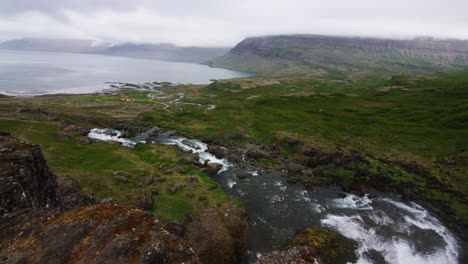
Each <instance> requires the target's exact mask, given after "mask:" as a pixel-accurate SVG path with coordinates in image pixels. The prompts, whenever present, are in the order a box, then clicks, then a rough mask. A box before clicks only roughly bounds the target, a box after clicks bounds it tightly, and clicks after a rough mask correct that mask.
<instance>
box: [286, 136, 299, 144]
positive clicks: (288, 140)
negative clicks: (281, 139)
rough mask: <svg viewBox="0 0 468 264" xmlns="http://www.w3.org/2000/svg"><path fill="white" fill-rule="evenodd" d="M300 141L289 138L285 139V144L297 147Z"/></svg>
mask: <svg viewBox="0 0 468 264" xmlns="http://www.w3.org/2000/svg"><path fill="white" fill-rule="evenodd" d="M300 142H301V141H300V140H299V139H298V138H295V137H291V136H289V137H288V138H287V139H286V143H288V144H289V145H297V144H299V143H300Z"/></svg>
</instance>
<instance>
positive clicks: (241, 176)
mask: <svg viewBox="0 0 468 264" xmlns="http://www.w3.org/2000/svg"><path fill="white" fill-rule="evenodd" d="M236 176H237V178H239V179H241V180H242V179H247V178H250V177H252V174H250V173H248V172H246V171H242V172H239V173H238V174H236Z"/></svg>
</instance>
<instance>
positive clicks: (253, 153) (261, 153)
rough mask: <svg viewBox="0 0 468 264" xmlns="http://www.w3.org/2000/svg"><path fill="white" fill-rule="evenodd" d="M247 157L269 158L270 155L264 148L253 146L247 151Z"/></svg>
mask: <svg viewBox="0 0 468 264" xmlns="http://www.w3.org/2000/svg"><path fill="white" fill-rule="evenodd" d="M247 157H249V158H252V159H270V158H271V155H270V153H268V152H266V151H265V150H262V149H259V148H255V149H253V150H251V151H249V152H247Z"/></svg>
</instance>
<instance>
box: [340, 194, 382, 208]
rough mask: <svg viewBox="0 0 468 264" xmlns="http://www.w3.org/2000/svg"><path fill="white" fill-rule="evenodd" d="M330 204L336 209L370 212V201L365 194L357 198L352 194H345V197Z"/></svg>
mask: <svg viewBox="0 0 468 264" xmlns="http://www.w3.org/2000/svg"><path fill="white" fill-rule="evenodd" d="M332 204H333V205H334V207H336V208H346V209H356V210H372V209H373V207H372V206H371V204H372V200H371V199H369V197H368V196H367V194H366V195H365V196H363V197H358V196H356V195H353V194H347V195H346V197H344V198H340V199H335V200H333V202H332Z"/></svg>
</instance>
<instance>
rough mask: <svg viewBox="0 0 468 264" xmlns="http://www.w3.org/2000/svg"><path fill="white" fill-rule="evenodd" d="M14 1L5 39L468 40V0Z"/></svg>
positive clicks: (215, 42)
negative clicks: (300, 37) (283, 36)
mask: <svg viewBox="0 0 468 264" xmlns="http://www.w3.org/2000/svg"><path fill="white" fill-rule="evenodd" d="M4 2H5V1H4ZM7 2H8V3H1V4H0V41H1V40H7V39H13V38H23V37H35V38H79V39H94V40H101V41H110V42H150V43H161V42H171V43H175V44H177V45H182V46H233V45H235V44H236V43H237V42H239V41H241V40H242V39H243V38H245V37H248V36H258V35H272V34H293V33H305V34H324V35H346V36H375V37H393V38H408V37H414V36H434V37H440V38H462V39H468V16H467V15H466V10H468V1H462V0H443V1H442V0H412V1H407V0H393V1H389V0H382V1H376V0H353V1H350V0H289V1H284V0H281V1H278V0H237V1H219V0H218V1H215V0H197V1H195V0H194V1H182V0H171V1H151V0H132V1H128V0H15V1H7Z"/></svg>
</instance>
